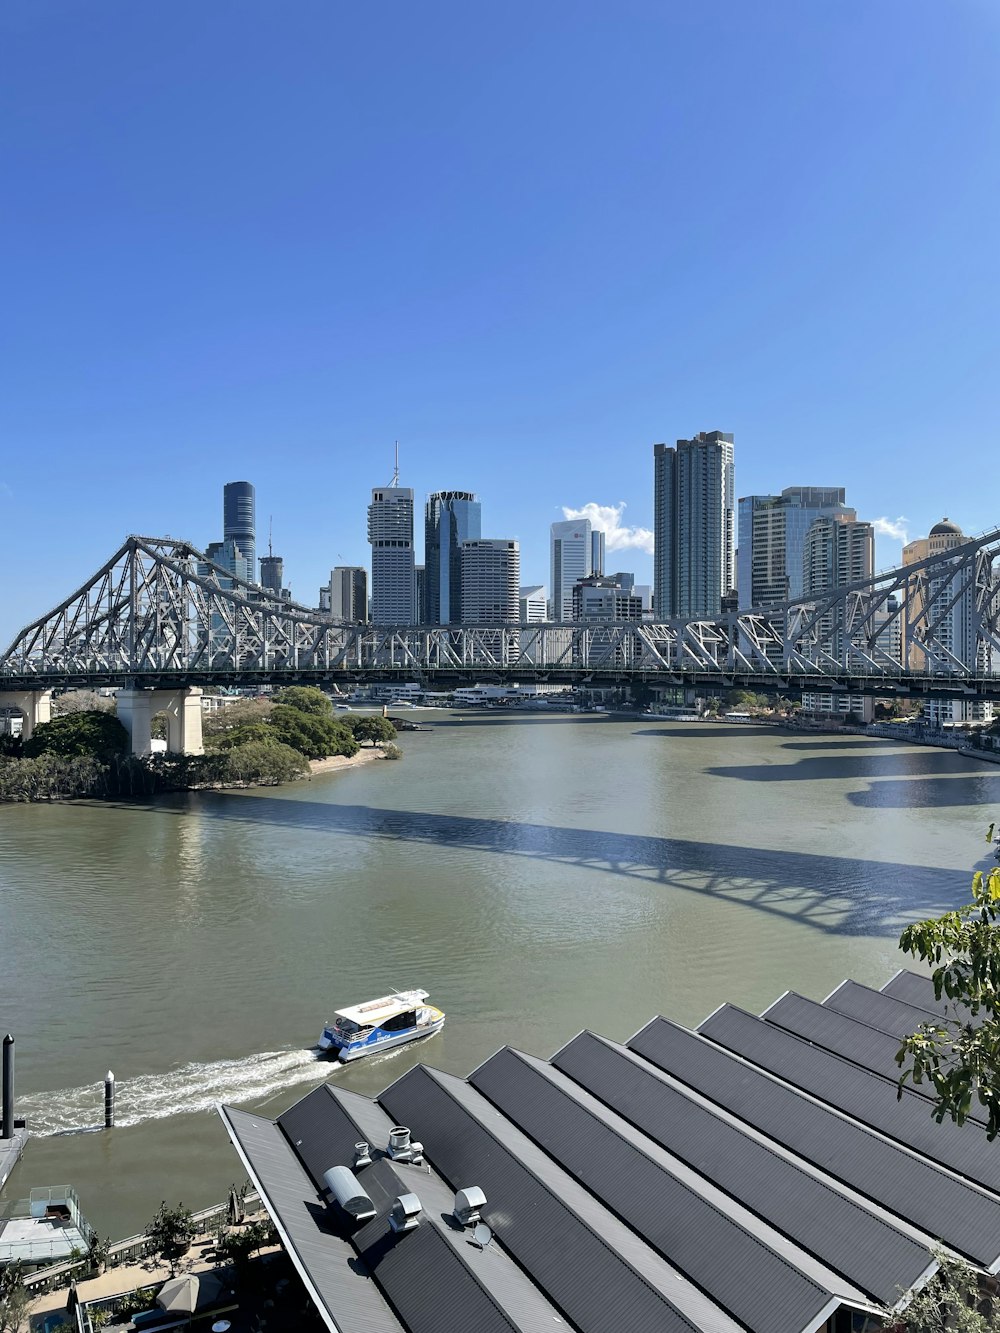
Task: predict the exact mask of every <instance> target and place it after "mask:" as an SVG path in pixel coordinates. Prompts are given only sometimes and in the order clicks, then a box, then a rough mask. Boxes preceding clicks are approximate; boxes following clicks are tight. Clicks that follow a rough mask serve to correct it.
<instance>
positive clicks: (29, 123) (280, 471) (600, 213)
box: [0, 0, 1000, 641]
mask: <svg viewBox="0 0 1000 1333" xmlns="http://www.w3.org/2000/svg"><path fill="white" fill-rule="evenodd" d="M528 17H529V14H528V11H527V10H524V9H519V8H517V7H516V6H515V7H514V8H513V9H511V10H508V11H505V12H502V13H501V12H499V11H498V12H493V11H480V10H470V9H468V8H463V7H460V6H457V5H451V4H443V3H438V4H434V5H432V6H431V7H429V8H428V9H427V10H425V11H424V12H423V13H422V14H421V15H420V16H419V17H418V16H417V15H416V14H414V13H412V12H410V11H407V10H406V9H405V7H401V6H400V7H396V8H393V9H392V10H391V19H390V20H387V18H386V16H385V15H384V14H374V13H371V14H369V13H360V12H359V13H354V12H352V13H349V14H344V15H340V16H338V17H337V18H336V20H335V19H334V17H333V15H332V14H331V13H330V12H329V11H328V10H327V9H326V8H325V7H323V6H322V5H320V4H318V3H314V2H313V0H304V3H303V5H302V6H299V7H297V8H296V11H295V13H294V14H291V15H288V14H281V15H280V16H279V15H277V14H268V13H267V12H266V11H252V12H250V11H248V12H247V13H245V14H243V15H242V16H241V22H240V23H239V24H238V25H235V26H234V25H233V24H232V23H231V22H230V21H229V19H228V18H227V16H226V15H225V14H223V13H222V12H218V11H215V10H211V9H209V10H203V11H201V12H199V13H198V18H197V40H194V39H193V38H192V26H191V24H192V21H193V20H192V15H191V14H190V13H189V12H187V11H186V10H185V9H184V7H183V6H181V7H179V8H177V7H175V8H171V9H169V10H161V9H157V10H156V11H155V13H154V12H153V11H151V10H150V9H149V8H148V7H137V6H134V5H133V6H129V5H126V4H124V3H122V0H109V3H108V5H107V6H106V7H105V8H103V9H102V10H101V11H99V12H93V11H89V12H83V11H80V10H78V9H74V8H73V7H71V6H67V5H65V4H60V3H55V2H54V3H50V4H46V5H38V6H30V7H25V6H17V7H14V8H10V7H7V9H5V11H4V12H3V14H0V40H2V41H3V43H4V48H5V50H6V51H7V53H8V56H9V60H8V64H9V74H10V77H9V78H8V80H7V81H6V84H5V90H4V95H5V97H6V99H7V103H6V105H7V111H8V115H7V117H6V118H5V120H6V123H7V124H8V125H10V126H12V127H16V130H14V131H12V132H11V133H9V134H8V135H7V136H6V138H5V140H4V142H3V144H0V154H2V166H3V168H4V178H5V180H6V181H7V183H8V188H9V191H10V193H11V197H12V198H13V199H16V200H17V201H18V207H17V209H16V211H15V210H9V211H8V214H7V215H6V216H5V219H4V222H3V224H2V225H3V227H4V242H5V253H6V254H7V255H8V256H9V261H10V262H9V269H10V277H9V281H8V283H7V286H6V289H5V314H6V316H7V318H6V321H5V329H6V331H7V332H8V339H7V343H6V345H5V369H6V371H7V376H6V380H7V383H6V385H5V392H4V395H3V398H2V402H0V439H2V440H3V444H4V448H3V456H4V467H3V469H2V471H0V500H2V502H3V522H2V523H0V558H3V560H4V561H5V564H6V567H7V568H9V569H18V570H21V569H26V570H27V571H29V573H28V574H27V576H25V577H22V578H18V579H15V580H12V581H11V586H9V587H7V588H5V594H4V597H3V599H2V603H0V638H3V639H4V640H5V641H6V640H9V639H10V638H11V637H12V636H13V635H14V634H15V633H16V631H17V629H18V628H19V627H20V625H22V624H23V623H25V621H27V620H30V619H32V618H33V617H34V616H36V615H37V614H39V613H40V612H41V611H42V610H44V609H45V608H47V607H49V606H51V605H53V604H54V603H55V602H57V601H59V600H60V599H61V598H62V597H63V596H65V595H66V592H67V591H68V588H69V587H71V586H73V585H75V584H76V583H77V582H79V580H80V579H82V578H84V577H86V576H87V574H88V573H89V572H91V571H92V570H93V569H95V568H97V567H98V566H99V565H100V563H101V562H102V561H103V560H104V559H105V558H106V553H107V551H108V550H109V549H114V547H115V546H116V545H117V544H118V543H119V542H120V541H121V540H122V538H123V537H124V535H125V534H126V532H128V531H138V532H147V533H155V534H167V533H172V534H174V535H175V536H179V537H184V538H185V539H187V540H190V541H192V542H195V543H199V542H200V541H203V540H205V536H204V534H209V533H211V534H214V535H216V536H221V533H219V531H218V521H217V518H216V513H217V499H216V497H217V494H218V492H219V489H220V488H221V486H222V485H223V484H224V483H225V482H227V481H229V480H230V479H232V478H233V477H249V478H251V479H252V480H253V481H254V483H255V484H256V486H257V491H258V513H259V515H260V516H261V520H263V518H264V517H265V516H266V515H269V514H270V515H273V516H274V520H275V526H274V549H275V550H276V551H278V552H280V554H281V555H282V556H283V558H284V561H285V570H286V575H287V578H288V581H289V584H290V586H291V590H292V593H293V595H294V596H296V598H297V599H298V600H301V601H304V602H311V601H313V600H314V599H315V596H316V589H317V588H318V587H319V586H321V585H322V584H323V583H324V582H325V581H326V579H327V578H328V577H329V570H330V569H331V568H332V567H334V566H335V565H337V564H361V563H367V560H368V548H367V542H366V536H365V523H364V513H363V512H362V511H363V509H364V505H363V503H359V497H362V496H364V495H366V494H367V493H369V492H370V490H371V488H372V487H373V486H377V485H378V484H379V483H381V482H385V481H387V480H388V477H389V476H390V475H391V470H392V442H393V440H395V439H396V438H399V440H400V442H401V446H402V453H403V460H404V475H405V476H406V478H407V480H408V481H409V483H410V484H411V485H412V486H413V487H414V488H415V489H416V491H417V494H418V496H419V497H420V500H421V501H422V500H423V498H424V496H425V495H428V494H431V493H433V492H435V491H438V490H443V489H448V488H450V487H453V486H461V487H464V488H468V489H469V490H470V491H473V492H474V493H476V494H478V495H481V496H483V497H484V499H485V500H487V501H488V503H489V506H490V519H489V523H488V530H489V531H491V532H497V533H501V534H507V535H509V536H510V537H512V538H516V539H517V540H519V542H520V548H521V558H522V569H523V577H524V578H525V579H526V580H530V579H536V580H537V579H541V578H544V577H546V576H545V570H546V569H547V563H548V562H547V551H546V544H547V533H548V529H549V526H550V524H551V523H552V522H555V521H559V520H561V519H562V518H564V517H565V515H564V512H563V511H564V510H565V509H570V510H571V511H573V513H574V514H575V513H577V512H579V511H582V510H585V509H588V508H592V509H600V510H607V511H610V512H611V513H612V515H613V517H614V520H615V528H616V529H620V528H630V529H632V530H633V531H632V532H631V533H630V534H629V535H630V536H631V537H632V538H633V539H636V540H639V541H640V543H641V542H642V540H643V538H642V533H643V532H648V531H649V530H650V529H651V528H652V523H653V513H652V497H651V493H650V486H649V463H648V448H649V445H650V444H651V443H653V442H655V441H657V440H666V441H668V442H669V441H671V440H672V439H675V438H679V437H685V436H689V435H691V434H692V433H694V432H697V431H699V430H702V429H711V428H713V427H715V426H718V427H720V428H724V429H725V430H727V431H732V432H733V433H734V434H735V435H736V437H737V439H738V441H739V446H740V462H739V465H738V480H737V488H738V493H739V494H740V495H749V494H776V493H778V492H780V490H781V489H782V488H784V487H786V486H790V485H805V484H811V485H837V486H843V487H845V488H846V489H847V493H848V495H849V496H850V500H851V504H852V506H853V507H855V508H856V510H857V512H858V514H859V515H861V516H863V517H864V518H866V519H869V520H871V521H873V522H874V523H876V524H879V523H880V524H881V529H882V535H881V536H880V538H879V546H878V549H877V552H876V563H877V565H879V566H880V567H884V566H888V565H895V564H898V563H899V560H900V558H901V547H902V541H903V537H904V532H905V536H906V537H912V536H914V535H920V534H926V533H928V532H929V530H930V528H931V527H932V526H933V524H934V523H935V522H937V521H938V519H939V518H940V517H941V511H942V510H947V511H948V512H949V513H951V514H953V515H955V517H956V519H957V520H958V521H960V522H961V525H962V527H963V529H964V531H966V532H968V533H976V532H980V531H983V530H984V529H987V528H991V527H993V526H994V525H995V524H996V523H997V522H998V521H1000V513H997V512H996V510H995V507H994V503H993V501H992V498H991V497H990V495H989V493H988V492H989V488H988V487H983V486H981V485H979V484H978V483H977V477H978V475H979V473H980V471H981V467H982V459H983V457H984V456H985V457H988V456H989V451H990V449H991V448H992V447H993V440H994V439H995V436H996V433H997V422H998V420H1000V385H998V383H997V377H996V375H995V374H994V371H993V368H994V367H995V365H996V363H997V360H998V359H1000V329H998V322H997V320H996V315H995V310H996V295H997V292H998V290H1000V273H998V257H997V254H996V251H995V247H994V246H993V244H992V228H991V227H990V225H989V221H988V220H989V219H990V218H991V217H992V216H993V214H994V212H995V208H994V204H995V202H996V195H997V182H996V180H995V174H994V173H992V172H989V171H984V170H983V164H984V163H987V162H990V161H992V160H993V159H994V158H995V156H996V148H997V144H998V142H1000V113H998V112H997V110H996V107H995V99H994V98H993V96H992V83H993V80H994V77H995V67H996V56H997V52H998V50H1000V17H998V15H997V11H996V8H995V6H992V5H987V4H984V3H980V0H973V2H972V3H970V4H969V5H968V6H963V7H961V9H959V10H954V9H950V10H944V9H942V8H941V7H940V6H936V5H934V4H933V3H930V0H916V3H905V4H904V3H902V0H887V3H885V4H884V5H879V6H877V7H870V8H869V9H867V10H865V11H864V12H863V13H858V14H855V13H851V14H847V13H846V12H844V11H837V10H831V11H815V10H808V11H803V10H802V8H801V6H799V5H798V4H796V3H793V2H792V0H775V3H774V4H773V5H771V6H768V7H764V8H761V7H753V8H747V7H745V6H740V5H737V4H735V3H724V4H723V5H722V7H721V8H720V9H719V11H718V12H717V13H716V12H714V11H713V12H712V13H709V12H707V11H705V12H702V11H698V10H697V9H694V10H682V9H681V8H680V7H672V6H651V5H649V4H647V3H642V2H640V0H626V3H625V7H624V9H619V10H617V11H616V12H615V13H614V14H613V15H612V14H610V13H609V12H608V11H606V10H605V9H603V7H600V6H597V5H591V4H588V3H586V2H585V3H584V4H583V5H576V6H573V7H572V8H570V7H567V6H565V5H562V4H560V3H556V4H554V5H553V6H551V7H546V8H545V10H544V11H543V12H535V11H534V10H533V11H531V13H530V23H529V22H528V21H527V19H528ZM529 34H530V37H529ZM459 53H464V56H463V58H459ZM469 53H471V55H470V54H469ZM465 57H467V58H465ZM706 70H711V71H712V76H713V78H714V79H716V80H717V81H718V82H719V84H720V86H725V87H726V89H727V96H726V98H725V99H724V101H720V102H718V103H717V104H712V105H709V104H708V103H707V102H706V100H705V98H704V95H703V94H704V78H705V71H706ZM956 70H961V72H962V77H961V78H960V79H956V78H955V74H954V72H955V71H956ZM178 88H184V89H185V96H184V98H178V96H177V89H178ZM373 89H374V90H377V96H375V97H374V98H373V96H372V91H373ZM456 106H461V107H462V115H461V116H456V115H455V107H456ZM376 107H377V110H375V109H373V108H376ZM694 107H698V108H699V110H698V112H697V113H695V112H694V111H693V110H692V108H694ZM361 108H367V110H366V111H365V112H364V113H362V111H361ZM220 164H222V166H221V167H220ZM695 199H698V200H712V201H715V202H712V203H711V204H707V203H706V204H704V205H699V206H697V207H694V206H692V204H691V201H692V200H695ZM941 459H947V462H948V469H947V473H946V475H945V476H944V477H942V476H941V475H940V473H939V470H938V463H939V461H940V460H941ZM806 460H809V461H808V466H806V465H805V463H806ZM930 475H934V476H935V487H934V489H933V492H932V491H931V488H930V487H929V486H928V484H927V478H928V476H930ZM621 502H625V504H626V507H625V508H624V509H623V510H621V509H618V508H617V506H619V504H620V503H621ZM903 515H905V516H906V520H907V522H906V523H904V522H903V521H902V520H901V516H903ZM259 528H260V532H263V521H261V522H260V524H259ZM635 529H639V530H640V531H639V532H638V533H636V532H635V531H634V530H635ZM611 531H614V529H612V530H611ZM892 534H895V536H894V537H893V535H892ZM320 537H323V538H325V539H327V540H326V541H320V540H319V538H320ZM259 544H260V545H262V543H259ZM616 550H617V551H619V552H621V554H620V555H619V558H618V560H617V561H615V562H611V561H610V556H611V554H612V553H613V552H615V551H616ZM608 555H609V567H611V566H612V564H615V565H617V564H619V563H620V564H623V565H625V566H626V567H628V568H634V569H635V572H636V576H637V579H638V580H639V581H641V582H651V561H650V558H649V557H648V556H647V555H646V554H645V550H644V548H643V546H642V545H641V544H640V545H639V546H638V547H632V548H629V547H625V546H616V545H615V544H614V542H613V540H612V541H609V549H608Z"/></svg>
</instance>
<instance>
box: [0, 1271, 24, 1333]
mask: <svg viewBox="0 0 1000 1333" xmlns="http://www.w3.org/2000/svg"><path fill="white" fill-rule="evenodd" d="M30 1302H31V1298H30V1297H29V1295H28V1293H27V1291H26V1290H25V1286H24V1265H23V1264H22V1263H21V1261H20V1259H18V1260H16V1261H15V1262H14V1263H12V1264H5V1265H4V1266H3V1267H2V1268H0V1333H21V1329H22V1328H23V1327H24V1325H25V1321H26V1319H27V1315H28V1306H29V1304H30Z"/></svg>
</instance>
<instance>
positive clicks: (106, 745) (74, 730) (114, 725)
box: [23, 711, 128, 763]
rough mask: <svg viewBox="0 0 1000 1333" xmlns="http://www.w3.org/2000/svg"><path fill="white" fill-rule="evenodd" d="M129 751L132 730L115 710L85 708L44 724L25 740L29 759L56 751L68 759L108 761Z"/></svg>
mask: <svg viewBox="0 0 1000 1333" xmlns="http://www.w3.org/2000/svg"><path fill="white" fill-rule="evenodd" d="M127 752H128V732H127V731H126V730H125V728H124V727H123V726H122V724H121V723H120V722H119V721H118V719H117V717H115V716H114V715H113V714H111V713H106V712H101V711H93V712H91V711H85V712H78V713H67V714H65V715H64V716H63V717H54V718H53V719H52V721H51V722H42V723H40V724H39V725H38V726H37V727H36V728H35V731H34V735H32V736H31V738H30V739H29V740H26V741H25V742H24V748H23V753H24V755H25V757H26V758H28V759H37V758H38V756H39V755H43V754H54V755H62V756H63V757H64V758H77V757H84V756H87V757H92V758H94V759H97V760H99V761H101V762H102V763H106V762H107V761H108V760H110V759H114V758H116V757H117V756H118V755H124V754H126V753H127Z"/></svg>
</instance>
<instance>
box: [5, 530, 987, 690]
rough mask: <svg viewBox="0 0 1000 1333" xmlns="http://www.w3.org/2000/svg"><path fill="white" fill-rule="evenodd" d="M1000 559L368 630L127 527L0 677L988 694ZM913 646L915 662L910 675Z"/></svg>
mask: <svg viewBox="0 0 1000 1333" xmlns="http://www.w3.org/2000/svg"><path fill="white" fill-rule="evenodd" d="M998 559H1000V530H997V531H994V532H991V533H988V534H986V535H985V536H983V537H980V538H978V539H976V540H974V541H970V542H967V543H964V544H963V545H962V546H959V547H956V548H954V549H953V550H951V551H948V552H947V553H945V554H944V555H942V556H936V557H931V558H929V559H927V560H924V561H920V562H918V563H916V564H913V565H907V566H903V567H902V568H899V569H893V570H888V571H885V572H884V573H881V574H879V575H876V576H875V577H874V578H872V579H868V580H864V581H862V582H859V583H855V584H851V585H849V586H847V587H843V588H837V589H832V590H830V591H829V592H825V593H823V594H821V595H818V596H813V597H810V598H800V599H798V600H796V601H792V602H788V603H786V604H784V605H782V606H779V607H773V608H763V609H762V608H752V609H750V610H746V611H741V612H732V613H729V614H726V615H723V616H720V617H718V618H716V619H712V620H693V621H681V620H671V621H666V622H663V623H659V624H652V623H647V622H642V623H634V622H593V621H591V622H584V623H579V624H545V625H538V624H524V625H510V624H496V625H471V626H463V627H454V626H374V625H367V624H345V623H342V622H338V621H335V620H333V619H332V618H331V617H329V616H327V615H324V614H323V613H321V612H318V611H314V610H311V609H310V608H308V607H304V606H301V605H299V604H298V603H295V602H292V601H289V600H287V599H282V598H280V597H275V596H274V595H273V594H271V593H269V592H267V591H266V590H264V589H262V588H259V587H257V586H255V585H253V584H250V583H248V582H246V581H244V580H242V579H240V578H237V577H236V576H234V575H232V574H230V573H228V572H227V571H226V570H224V569H222V568H221V567H219V566H217V565H215V564H213V563H212V561H210V560H209V559H208V558H207V557H206V556H204V555H203V554H202V553H201V552H200V551H198V550H197V549H196V548H195V547H193V546H191V545H190V544H188V543H185V542H178V541H173V540H171V539H169V538H157V537H140V536H130V537H128V538H127V539H126V540H125V542H124V543H123V544H122V546H120V547H119V549H118V550H117V551H116V552H115V553H114V555H112V556H111V558H110V559H109V560H108V561H106V562H105V564H104V565H102V567H101V568H100V569H99V570H98V571H97V573H96V574H94V575H93V576H92V577H91V578H90V579H88V580H87V582H86V583H84V584H83V585H82V586H81V587H80V588H78V589H76V591H75V592H73V593H72V594H71V595H70V596H69V597H68V598H66V600H65V601H63V602H62V603H60V604H59V606H57V607H55V608H54V609H53V610H52V611H49V612H48V613H47V614H46V615H44V616H41V617H40V618H39V619H38V620H36V621H34V622H32V624H30V625H28V626H26V627H25V628H24V629H23V630H22V631H21V632H20V634H18V635H17V637H16V638H15V639H14V641H13V643H12V644H11V645H10V646H9V647H8V648H7V650H6V651H5V652H4V653H3V655H2V656H0V683H2V682H4V681H15V680H16V681H18V682H23V681H25V680H27V681H32V680H34V681H37V682H38V685H39V687H42V686H43V685H46V684H51V683H53V682H59V683H78V684H89V683H96V682H103V681H119V680H138V679H154V678H155V679H157V680H160V681H162V680H164V679H178V680H179V679H181V678H182V677H183V678H185V679H190V680H192V681H194V680H197V681H198V682H199V683H202V684H205V683H210V682H211V680H212V679H213V678H216V679H218V680H219V681H223V680H225V681H227V682H228V681H236V682H238V681H239V680H241V679H244V680H246V681H247V682H248V683H249V682H250V681H255V680H263V679H265V678H266V679H267V680H268V681H269V682H271V681H274V680H280V679H282V678H287V679H291V678H293V677H296V678H298V677H302V678H305V677H313V678H320V677H322V678H331V679H332V678H335V677H336V676H338V675H343V676H345V677H351V678H353V679H360V678H364V677H365V676H370V677H376V676H379V675H381V674H384V673H386V672H389V673H395V674H397V675H399V674H402V675H409V676H411V677H417V678H431V677H440V676H442V675H445V676H446V675H449V674H451V675H453V676H455V677H456V678H459V677H463V676H467V675H476V676H482V675H483V673H484V672H485V673H488V672H494V673H497V675H498V676H507V677H512V676H517V675H520V676H522V677H529V676H531V675H535V676H536V677H537V676H539V675H543V676H547V677H549V678H554V677H556V676H558V677H559V678H565V679H573V678H584V677H586V676H587V675H589V674H593V673H595V672H597V673H601V674H602V675H607V676H609V677H612V678H620V679H626V678H636V677H639V678H643V679H647V678H648V679H656V680H660V681H663V682H664V683H666V682H668V681H676V682H677V683H683V682H692V681H695V680H697V681H703V680H708V681H711V680H712V679H716V680H719V681H725V680H728V679H730V678H736V677H739V678H740V679H741V680H753V681H755V682H757V683H758V685H759V686H760V687H761V688H774V687H779V688H780V687H781V684H782V682H787V684H788V686H789V687H790V688H803V687H807V688H815V689H821V688H823V687H824V685H826V686H827V687H828V688H838V687H839V688H846V687H851V688H855V687H856V686H857V683H858V682H859V681H861V682H864V681H874V682H875V683H876V685H877V683H878V682H880V681H884V683H885V686H886V687H887V688H891V687H892V686H893V685H896V686H897V687H899V688H905V687H908V686H912V687H913V688H915V689H916V690H919V691H921V692H926V689H927V687H928V684H929V683H932V684H934V687H935V688H940V689H943V690H945V691H946V692H950V691H951V690H952V688H954V687H958V686H960V685H962V684H964V685H965V687H967V688H968V687H971V688H972V689H973V691H974V692H979V693H981V692H982V691H983V690H984V689H985V686H983V685H982V684H979V683H978V682H982V681H984V680H990V679H991V678H992V677H993V676H994V675H995V674H996V667H998V666H1000V578H998V573H997V561H998ZM959 612H961V614H959ZM959 622H960V627H961V633H960V634H958V631H957V630H956V625H957V624H959ZM957 638H959V639H960V640H961V641H960V642H959V641H956V639H957ZM914 656H919V659H920V661H921V662H922V663H923V664H924V666H925V669H923V670H915V669H914V666H913V661H914ZM807 681H808V682H810V683H809V685H808V686H805V682H807ZM852 682H854V685H852ZM864 689H865V691H866V692H870V688H869V687H868V686H864ZM988 692H989V693H991V694H992V693H993V691H992V686H991V687H990V689H989V691H988Z"/></svg>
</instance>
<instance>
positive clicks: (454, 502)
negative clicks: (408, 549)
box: [421, 491, 482, 625]
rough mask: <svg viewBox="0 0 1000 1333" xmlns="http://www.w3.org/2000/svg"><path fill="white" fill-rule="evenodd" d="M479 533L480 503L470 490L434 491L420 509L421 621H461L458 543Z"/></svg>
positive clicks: (460, 547)
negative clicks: (422, 550)
mask: <svg viewBox="0 0 1000 1333" xmlns="http://www.w3.org/2000/svg"><path fill="white" fill-rule="evenodd" d="M481 536H482V505H481V504H480V502H479V499H478V497H477V496H475V495H474V494H473V493H472V491H436V492H435V493H434V494H433V495H429V496H428V497H427V504H426V507H425V510H424V587H425V593H424V599H423V601H422V602H421V620H422V621H423V623H424V624H425V625H459V624H461V623H462V543H463V542H466V541H472V540H475V539H476V538H479V537H481Z"/></svg>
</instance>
